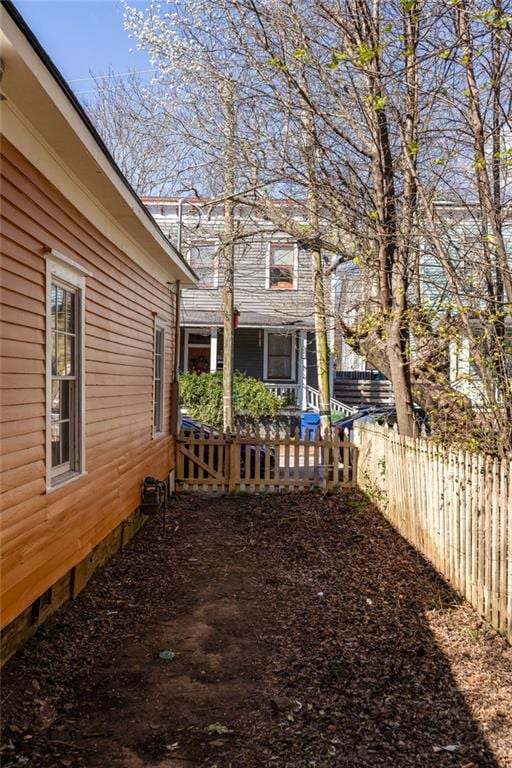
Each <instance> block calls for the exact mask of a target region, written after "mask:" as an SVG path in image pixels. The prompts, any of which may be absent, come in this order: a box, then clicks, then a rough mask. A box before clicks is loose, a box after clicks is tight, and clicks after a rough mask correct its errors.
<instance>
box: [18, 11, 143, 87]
mask: <svg viewBox="0 0 512 768" xmlns="http://www.w3.org/2000/svg"><path fill="white" fill-rule="evenodd" d="M14 3H15V5H16V7H17V8H18V10H19V11H20V13H21V15H22V16H23V18H24V19H25V21H26V22H27V24H28V25H29V27H30V28H31V29H32V31H33V32H34V34H35V36H36V37H37V38H38V40H39V42H40V43H41V45H42V46H43V47H44V48H45V50H46V52H47V53H48V55H49V56H50V58H51V59H53V61H54V63H55V64H56V65H57V67H58V68H59V69H60V71H61V73H62V74H63V75H64V77H65V78H66V80H67V81H68V82H69V84H70V85H71V87H72V88H73V90H74V91H75V92H76V93H77V94H78V96H79V97H80V98H82V99H87V98H88V97H90V96H91V95H92V93H91V90H92V89H93V85H92V81H91V80H90V79H87V78H89V75H90V70H92V71H93V72H95V73H96V74H103V73H105V72H107V71H108V69H109V67H111V68H112V69H113V70H115V71H116V72H127V71H128V70H130V69H136V70H139V71H142V72H145V71H146V70H151V64H150V62H149V57H148V55H147V54H146V53H145V52H142V51H135V50H133V49H134V48H135V41H134V40H133V39H132V38H130V37H128V35H127V33H126V32H125V31H124V29H123V9H122V5H121V3H120V2H119V0H14ZM132 4H133V5H138V6H140V7H141V8H144V7H145V5H146V3H145V2H134V3H132ZM147 74H148V77H149V76H150V74H151V72H150V71H148V73H147Z"/></svg>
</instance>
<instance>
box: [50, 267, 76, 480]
mask: <svg viewBox="0 0 512 768" xmlns="http://www.w3.org/2000/svg"><path fill="white" fill-rule="evenodd" d="M80 293H81V292H80V290H79V289H78V288H77V287H75V286H71V285H68V284H66V283H64V282H62V281H60V280H57V279H55V278H53V277H52V279H51V283H50V307H49V317H50V328H51V329H50V349H49V356H50V360H51V369H50V403H49V408H50V456H49V464H50V472H51V480H52V481H55V480H58V479H60V478H61V477H62V476H63V475H66V474H68V473H70V472H72V473H75V472H79V471H80V470H81V466H80V413H79V397H78V396H77V393H78V391H79V386H80V361H79V342H80V339H81V332H82V329H81V327H80V314H79V313H80V299H81V296H80Z"/></svg>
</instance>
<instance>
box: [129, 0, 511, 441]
mask: <svg viewBox="0 0 512 768" xmlns="http://www.w3.org/2000/svg"><path fill="white" fill-rule="evenodd" d="M126 24H127V28H128V29H129V30H130V31H131V32H132V33H133V35H134V36H135V37H136V39H137V41H138V45H140V46H141V47H144V48H146V49H148V50H150V52H151V55H152V57H153V61H154V64H155V66H156V67H157V68H158V71H159V72H160V73H161V75H160V78H159V79H160V86H161V87H163V88H164V90H165V95H166V101H167V103H168V104H172V110H171V109H170V108H169V109H168V117H169V122H170V124H172V126H173V128H172V131H173V132H174V135H175V136H176V146H178V145H179V146H183V147H185V146H188V148H189V151H190V162H189V164H188V169H189V170H190V169H194V168H195V173H196V179H200V183H201V184H202V185H204V186H203V189H204V191H205V192H206V191H207V193H208V194H212V195H218V196H219V199H222V200H225V201H232V200H233V199H234V200H237V201H241V202H244V203H246V204H250V205H253V206H254V207H255V208H256V209H257V210H258V211H259V212H260V213H261V214H263V215H265V216H266V217H267V218H268V219H269V220H270V221H272V223H273V224H274V225H275V226H276V228H279V229H280V230H283V231H286V232H289V233H290V235H291V236H293V237H294V238H296V239H297V240H299V241H300V242H301V243H302V245H303V246H304V247H308V248H309V249H310V250H311V253H312V258H313V263H314V265H315V274H316V278H317V279H316V280H315V285H316V286H317V288H318V289H319V291H318V292H317V291H315V299H316V310H317V316H318V319H319V321H320V322H318V323H317V349H319V350H320V356H319V360H320V361H321V359H322V354H323V353H322V338H325V336H322V334H323V333H324V329H325V323H324V329H322V322H321V320H322V317H323V318H324V319H325V315H326V307H325V303H324V304H323V305H322V290H321V289H322V285H323V280H324V278H325V271H326V270H325V268H324V266H323V263H322V258H321V256H322V254H325V253H329V254H332V255H335V256H336V257H337V259H338V261H339V262H343V261H347V262H350V263H351V264H352V265H353V266H355V267H356V268H355V269H352V270H351V273H352V274H354V275H357V278H356V279H357V280H358V281H359V283H362V284H364V290H362V291H360V292H359V301H358V302H356V306H354V312H353V313H352V319H351V320H350V321H349V319H348V318H347V317H346V316H342V317H339V318H338V321H339V324H340V326H341V327H342V329H343V331H344V333H345V337H346V338H348V339H349V340H350V342H351V343H352V344H353V346H354V348H355V349H356V350H358V351H359V352H361V353H362V354H363V355H364V356H365V357H367V359H369V360H370V361H371V362H372V364H373V365H374V367H376V368H379V369H380V370H382V371H383V372H384V373H385V374H386V375H387V376H388V377H389V378H390V379H391V381H392V384H393V389H394V393H395V398H396V404H397V412H398V422H399V428H400V431H401V432H402V433H403V434H414V431H415V421H414V417H413V400H415V401H416V402H420V403H421V404H423V405H424V406H425V407H427V409H428V410H430V411H432V412H433V413H434V414H436V415H437V417H438V419H437V423H438V427H439V429H440V430H441V431H443V429H444V432H445V434H446V435H449V434H450V433H451V434H455V433H457V430H458V433H459V434H461V433H462V432H464V431H466V432H467V433H468V434H471V436H472V437H474V438H475V439H477V437H478V435H479V434H480V435H481V434H482V433H483V432H486V433H488V434H491V433H492V435H494V440H495V443H496V440H497V441H498V442H499V443H500V445H501V448H500V450H501V451H506V450H510V446H511V445H512V434H511V428H510V423H511V420H512V412H511V396H510V377H509V375H508V373H507V371H508V370H509V365H510V353H509V352H508V350H507V342H506V333H505V330H506V328H507V322H508V320H507V318H510V302H511V277H510V274H511V273H510V245H509V244H508V243H507V237H506V220H507V216H509V215H510V214H509V213H508V212H509V211H510V202H509V195H510V182H509V179H508V177H507V176H508V173H509V170H508V169H509V168H510V144H507V137H510V135H511V126H510V114H511V110H510V102H509V94H510V66H509V62H510V50H511V16H510V2H509V1H508V0H506V2H503V1H502V0H494V2H484V0H454V1H453V2H450V3H445V2H441V0H390V1H389V2H385V3H384V2H383V1H382V0H339V2H331V0H317V2H315V3H314V4H306V3H295V2H289V1H287V0H272V2H270V1H266V0H211V2H206V1H205V0H194V1H193V2H173V3H168V4H158V3H152V4H151V5H150V6H149V7H148V9H146V10H145V11H141V10H140V9H138V8H133V7H130V6H129V4H128V5H127V6H126ZM178 137H179V139H178ZM184 159H185V158H184ZM191 175H192V176H193V175H194V170H192V171H191ZM206 185H207V190H206ZM196 186H197V185H196ZM283 195H285V196H286V197H288V198H291V199H294V200H295V201H296V202H297V204H298V205H301V206H302V207H303V211H304V214H305V217H306V220H307V222H308V223H307V224H304V223H299V222H298V221H297V219H295V218H290V217H289V216H287V214H286V209H285V208H283V206H280V205H276V204H275V200H276V198H279V196H283ZM442 200H445V201H448V203H449V204H448V205H445V206H444V207H443V205H441V204H440V201H442ZM230 210H231V211H232V209H230V205H229V204H228V205H227V206H226V212H227V215H226V244H227V242H228V241H231V242H232V241H233V232H230V231H229V215H230V213H229V212H230ZM462 220H463V221H464V222H465V225H466V224H467V222H468V221H473V223H474V227H473V230H472V235H471V236H472V237H473V240H474V241H476V242H473V244H472V245H470V247H469V248H466V253H465V254H464V258H463V259H462V260H461V258H460V256H461V252H462V250H463V248H461V238H460V227H459V226H458V224H457V222H459V223H460V221H462ZM468 251H469V252H468ZM225 252H226V254H228V249H227V248H226V250H225ZM425 253H426V254H427V255H428V258H429V259H430V260H431V262H433V263H435V265H436V266H435V269H430V270H429V269H427V268H426V266H425V265H426V263H427V262H428V260H427V262H426V261H425ZM454 254H455V255H454ZM456 254H458V256H457V255H456ZM468 264H473V267H474V268H473V270H469V273H468ZM427 266H428V263H427ZM462 266H464V269H462ZM330 269H332V266H330V267H329V268H328V270H330ZM470 273H471V274H470ZM475 294H478V296H476V295H475ZM477 316H478V317H477ZM476 320H478V322H475V321H476ZM482 329H483V330H482ZM457 338H458V339H461V338H463V339H464V340H465V341H468V342H469V345H470V355H471V358H472V360H473V364H474V365H475V366H476V368H477V370H478V374H479V378H480V380H481V382H482V383H483V387H484V389H485V398H484V406H483V407H482V408H481V409H480V411H478V412H477V411H475V408H474V405H473V404H472V403H471V401H470V400H469V399H468V397H467V396H465V395H464V393H461V391H460V389H457V388H454V387H453V386H452V382H451V381H450V379H449V377H448V375H447V362H448V357H449V351H450V348H451V346H452V342H453V341H456V340H457ZM322 386H323V390H324V391H323V395H322V397H323V402H324V404H325V402H326V400H327V399H328V389H326V387H325V385H322ZM326 410H327V407H326ZM458 415H462V417H463V418H461V419H460V420H458ZM457 424H460V429H458V427H457ZM443 425H444V426H443ZM507 425H508V426H507ZM496 436H498V437H496ZM491 442H492V440H491ZM507 446H508V448H507Z"/></svg>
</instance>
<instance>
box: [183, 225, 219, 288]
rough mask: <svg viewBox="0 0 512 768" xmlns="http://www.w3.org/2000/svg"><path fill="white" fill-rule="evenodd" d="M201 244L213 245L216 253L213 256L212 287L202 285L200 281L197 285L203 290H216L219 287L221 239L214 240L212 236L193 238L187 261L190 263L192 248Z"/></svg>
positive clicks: (188, 249) (189, 246) (188, 246)
mask: <svg viewBox="0 0 512 768" xmlns="http://www.w3.org/2000/svg"><path fill="white" fill-rule="evenodd" d="M201 245H213V246H214V247H215V253H214V256H213V285H212V286H211V287H206V286H203V285H201V283H200V282H199V283H198V284H197V287H198V288H200V289H201V290H202V291H216V290H217V289H218V287H219V261H220V253H219V241H218V240H214V239H212V238H210V239H208V238H204V239H201V240H193V241H192V242H191V243H189V244H188V245H187V262H188V263H189V264H190V249H191V248H197V247H198V246H201Z"/></svg>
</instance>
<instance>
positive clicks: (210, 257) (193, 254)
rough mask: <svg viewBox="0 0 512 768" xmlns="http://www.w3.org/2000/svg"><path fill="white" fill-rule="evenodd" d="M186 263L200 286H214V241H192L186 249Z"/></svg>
mask: <svg viewBox="0 0 512 768" xmlns="http://www.w3.org/2000/svg"><path fill="white" fill-rule="evenodd" d="M188 263H189V264H190V266H191V267H192V269H193V270H194V272H195V273H196V274H197V276H198V278H199V287H200V288H215V287H216V279H215V278H216V245H215V243H194V244H193V245H191V246H190V248H189V251H188Z"/></svg>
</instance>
